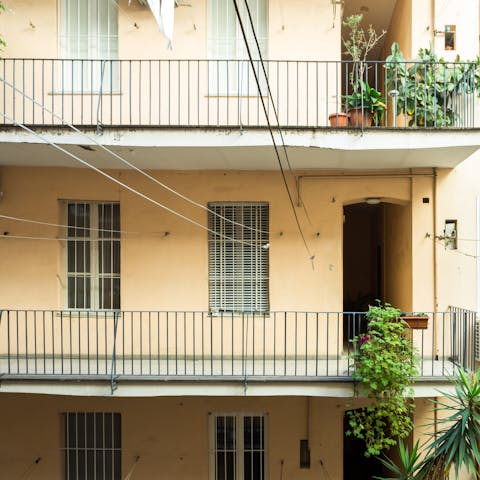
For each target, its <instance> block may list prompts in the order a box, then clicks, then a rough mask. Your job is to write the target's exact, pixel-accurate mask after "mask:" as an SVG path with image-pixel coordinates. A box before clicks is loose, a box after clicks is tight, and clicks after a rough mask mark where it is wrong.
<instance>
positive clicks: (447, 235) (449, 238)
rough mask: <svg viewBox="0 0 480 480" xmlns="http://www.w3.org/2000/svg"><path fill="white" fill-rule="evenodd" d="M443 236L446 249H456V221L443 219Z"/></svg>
mask: <svg viewBox="0 0 480 480" xmlns="http://www.w3.org/2000/svg"><path fill="white" fill-rule="evenodd" d="M443 236H444V242H445V249H446V250H456V249H457V221H456V220H445V228H444V229H443Z"/></svg>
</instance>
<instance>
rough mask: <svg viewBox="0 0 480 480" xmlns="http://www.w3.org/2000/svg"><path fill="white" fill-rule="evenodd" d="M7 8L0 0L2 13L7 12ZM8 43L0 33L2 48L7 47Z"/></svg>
mask: <svg viewBox="0 0 480 480" xmlns="http://www.w3.org/2000/svg"><path fill="white" fill-rule="evenodd" d="M6 10H7V9H6V7H5V5H4V4H3V2H2V1H0V13H2V12H5V11H6ZM6 45H7V44H6V42H5V40H4V38H3V36H2V35H0V48H1V47H5V46H6Z"/></svg>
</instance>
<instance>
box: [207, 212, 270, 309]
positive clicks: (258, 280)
mask: <svg viewBox="0 0 480 480" xmlns="http://www.w3.org/2000/svg"><path fill="white" fill-rule="evenodd" d="M209 209H210V210H211V211H212V212H215V213H216V214H217V215H215V214H213V213H209V228H210V229H211V230H213V231H215V232H217V233H218V234H219V235H215V234H213V233H209V239H208V241H209V292H210V310H211V311H212V312H267V311H268V309H269V299H268V276H269V250H268V245H267V244H268V241H269V240H268V237H269V234H268V225H269V219H268V204H266V203H210V204H209ZM222 217H224V218H222ZM227 219H228V220H231V221H233V222H236V223H232V222H230V221H228V220H227ZM226 237H228V238H226Z"/></svg>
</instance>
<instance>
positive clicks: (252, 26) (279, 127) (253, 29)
mask: <svg viewBox="0 0 480 480" xmlns="http://www.w3.org/2000/svg"><path fill="white" fill-rule="evenodd" d="M244 2H245V7H246V9H247V14H248V18H249V21H250V28H251V30H252V34H253V38H254V39H255V44H256V46H257V52H258V58H259V59H260V65H261V66H262V71H263V76H264V78H265V83H266V85H267V91H268V97H269V98H270V103H271V104H272V110H273V113H274V115H275V120H276V122H277V129H278V132H279V134H280V139H281V141H282V146H283V153H284V155H285V160H286V162H287V165H288V169H289V170H290V173H291V174H292V175H293V177H294V179H295V189H296V193H297V198H298V199H299V200H300V203H301V205H302V206H303V210H304V212H305V216H306V217H307V220H308V222H309V223H310V225H311V224H312V222H311V220H310V215H309V214H308V210H307V207H306V205H305V204H304V202H303V200H302V197H301V195H300V190H299V188H298V177H297V174H296V173H295V170H294V169H293V168H292V164H291V163H290V158H289V157H288V151H287V146H286V145H285V139H284V138H283V131H282V128H281V126H280V119H279V117H278V111H277V107H276V106H275V101H274V99H273V94H272V90H271V88H270V81H269V79H268V75H267V70H266V68H265V62H264V60H263V55H262V49H261V48H260V43H259V41H258V36H257V32H256V31H255V25H254V23H253V17H252V12H251V11H250V6H249V4H248V0H244ZM252 67H253V65H252Z"/></svg>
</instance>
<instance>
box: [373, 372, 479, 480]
mask: <svg viewBox="0 0 480 480" xmlns="http://www.w3.org/2000/svg"><path fill="white" fill-rule="evenodd" d="M441 394H442V396H443V400H441V401H435V409H436V410H437V412H438V413H439V415H438V417H439V419H438V420H437V426H439V427H440V428H439V430H438V431H437V432H436V434H434V433H432V434H431V439H430V440H427V442H426V447H425V449H426V455H425V457H424V459H423V460H420V459H419V453H418V450H419V446H418V441H417V443H416V444H415V446H414V447H413V449H412V451H411V452H409V450H408V448H406V447H405V445H404V443H403V441H402V440H401V439H400V440H399V442H398V444H399V457H400V462H399V463H398V464H397V463H395V461H393V460H392V459H390V458H387V457H383V458H381V457H380V458H379V460H380V461H381V462H382V463H383V465H384V466H385V467H386V468H387V469H388V470H389V471H390V472H391V473H392V474H393V475H394V476H393V477H389V478H395V479H397V480H444V479H445V478H447V477H448V475H449V474H451V473H452V467H454V468H453V473H454V475H455V478H458V475H459V471H460V469H461V468H462V467H464V468H465V469H466V470H467V471H468V472H469V473H470V474H471V475H472V477H473V478H475V479H478V478H480V473H479V466H480V450H479V444H480V370H479V371H477V372H475V373H474V372H466V371H465V370H463V369H458V373H457V375H456V377H455V379H454V392H453V393H441ZM378 478H380V477H378ZM450 478H451V476H450ZM382 480H383V479H382Z"/></svg>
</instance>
